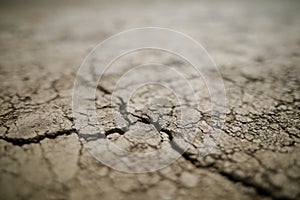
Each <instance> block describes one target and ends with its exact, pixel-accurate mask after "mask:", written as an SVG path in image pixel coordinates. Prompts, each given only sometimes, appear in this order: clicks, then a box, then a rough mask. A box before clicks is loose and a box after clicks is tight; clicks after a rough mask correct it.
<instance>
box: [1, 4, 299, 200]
mask: <svg viewBox="0 0 300 200" xmlns="http://www.w3.org/2000/svg"><path fill="white" fill-rule="evenodd" d="M0 5H1V6H0V10H1V11H0V51H1V53H0V85H1V87H0V102H1V110H0V124H1V125H0V199H80V200H81V199H300V189H299V188H300V156H299V155H300V154H299V153H300V146H299V145H300V132H299V130H300V127H299V124H300V123H299V115H300V114H299V99H300V66H299V63H300V51H299V48H300V37H299V35H300V34H299V33H300V20H299V19H300V12H299V10H300V3H299V2H297V1H251V2H244V1H238V2H237V1H227V2H223V1H222V2H217V1H190V2H187V1H170V2H161V1H130V2H123V1H120V2H118V1H111V2H108V1H107V2H101V1H95V2H79V1H74V2H71V1H66V2H59V1H55V2H53V1H51V2H50V1H49V2H46V1H32V2H26V3H25V2H21V1H20V2H16V1H12V2H8V1H7V2H1V3H0ZM146 26H158V27H166V28H172V29H175V30H178V31H182V32H183V33H186V34H188V35H189V36H191V37H193V38H194V39H195V40H197V41H199V42H200V43H201V44H202V45H203V46H204V47H205V48H206V49H207V51H208V52H209V53H210V55H211V57H212V58H213V59H214V61H215V62H216V64H217V65H218V66H219V69H220V72H221V74H222V78H223V81H224V84H225V88H226V97H227V101H226V121H225V123H224V125H223V126H222V127H220V130H219V131H221V135H220V139H219V140H218V141H217V145H216V147H215V148H214V150H213V151H212V152H211V153H210V154H209V155H207V156H205V157H203V156H197V148H198V147H199V145H201V142H202V140H203V138H204V136H205V135H206V134H209V132H210V131H211V130H212V127H210V120H211V119H210V114H209V113H210V112H209V111H210V110H209V105H208V103H207V102H209V95H208V92H207V91H206V89H205V84H204V83H203V80H200V79H198V78H195V77H194V76H191V75H190V73H189V70H188V66H187V64H186V63H184V62H181V61H180V60H178V58H176V57H174V56H171V55H166V54H165V53H159V54H157V52H156V53H155V52H151V51H149V52H137V53H135V54H134V55H131V56H130V55H129V57H128V58H127V59H126V58H124V59H121V60H120V61H119V62H116V63H115V67H120V68H122V69H123V70H125V69H128V68H129V67H130V66H136V65H139V64H141V63H144V62H145V61H147V59H149V57H151V56H152V57H155V56H156V58H158V59H160V61H161V62H162V63H164V64H166V65H168V66H171V67H173V68H176V69H177V70H181V71H182V72H183V73H186V74H185V75H186V77H187V79H188V80H189V81H190V82H191V84H192V85H193V86H194V88H195V93H196V94H197V95H198V96H200V97H201V98H200V99H201V101H200V102H199V107H197V108H196V109H195V111H196V112H198V114H199V119H198V120H197V121H196V122H195V123H194V124H193V126H192V127H191V126H184V127H179V126H178V124H176V120H177V118H178V112H179V111H178V105H177V104H176V102H174V99H176V98H175V97H174V94H173V93H170V91H168V90H166V88H163V87H160V86H159V85H147V86H145V87H143V88H140V89H139V90H138V91H137V92H136V93H135V94H134V95H133V97H132V99H131V101H130V102H129V104H128V105H126V104H124V102H122V100H120V102H117V104H116V105H115V106H112V105H110V104H109V99H110V97H111V93H112V91H113V89H114V85H115V83H116V80H118V78H120V76H121V75H122V74H123V73H124V72H125V71H122V70H117V71H113V70H112V71H108V72H107V74H106V77H104V79H103V82H102V83H101V85H99V87H98V90H97V93H96V96H97V99H96V108H97V113H98V117H99V121H101V123H102V125H103V126H104V130H105V133H106V135H107V138H108V139H109V140H111V141H112V142H114V143H115V144H117V145H119V146H120V147H122V148H124V149H127V150H128V151H132V152H144V151H151V150H153V149H154V150H155V149H158V148H161V147H162V146H163V145H170V139H172V138H174V137H176V135H175V134H176V132H177V131H178V129H184V130H189V129H191V130H190V132H193V133H197V137H196V138H195V140H194V141H193V143H191V144H190V146H189V148H188V149H187V151H186V152H185V153H184V154H183V155H182V156H181V157H180V158H179V159H178V160H176V161H175V162H174V163H172V164H170V165H169V166H167V167H165V168H163V169H160V170H158V171H154V172H149V173H124V172H120V171H117V170H114V169H111V168H109V167H107V166H106V165H104V164H102V163H101V162H99V161H97V160H96V159H95V158H94V157H93V156H91V154H90V153H89V152H88V151H87V150H86V148H84V147H83V143H84V142H88V141H97V140H101V139H103V138H102V137H96V136H94V137H93V136H88V137H84V136H81V137H79V136H80V134H79V133H78V130H76V128H75V126H74V118H73V115H72V91H73V84H74V81H75V76H76V72H77V70H78V68H79V66H80V64H81V62H82V61H83V59H84V58H85V56H86V55H87V54H88V53H89V52H90V51H91V49H92V48H93V47H94V46H95V45H96V44H98V43H99V42H101V41H103V40H104V39H106V38H107V37H109V36H111V35H113V34H116V33H118V32H120V31H123V30H128V29H131V28H136V27H146ZM149 55H150V56H149ZM152 57H151V58H152ZM112 67H113V66H112ZM91 75H92V74H91ZM150 75H151V74H150ZM135 78H136V77H135ZM133 79H134V78H133ZM172 81H173V82H174V84H175V85H176V84H177V85H176V87H178V88H180V87H181V85H180V84H178V83H176V80H170V82H172ZM171 84H172V83H171ZM125 89H126V87H125ZM186 101H187V102H188V99H186ZM157 105H159V106H160V108H163V109H162V110H161V109H160V110H159V112H157V111H158V110H156V108H157V107H155V106H157ZM153 107H155V108H153ZM112 111H114V112H116V113H119V116H120V118H121V119H123V120H124V121H125V123H124V124H123V125H122V127H116V126H115V124H114V123H112V119H113V117H112V115H111V113H112ZM161 111H162V112H163V113H161ZM157 127H160V128H159V129H158V128H157ZM143 134H146V135H150V136H151V139H147V140H140V139H139V138H140V137H139V136H144V135H143ZM137 136H138V137H137ZM80 138H81V139H80ZM175 150H176V148H175Z"/></svg>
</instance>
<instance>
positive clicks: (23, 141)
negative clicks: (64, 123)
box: [0, 129, 77, 146]
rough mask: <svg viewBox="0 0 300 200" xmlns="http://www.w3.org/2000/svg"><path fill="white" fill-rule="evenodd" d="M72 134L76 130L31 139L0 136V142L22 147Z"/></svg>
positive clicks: (46, 134)
mask: <svg viewBox="0 0 300 200" xmlns="http://www.w3.org/2000/svg"><path fill="white" fill-rule="evenodd" d="M72 133H77V130H76V129H68V130H59V131H57V132H54V133H45V134H43V135H37V136H35V137H32V138H12V137H6V136H0V140H4V141H6V142H9V143H11V144H13V145H17V146H23V145H25V144H32V143H39V142H41V141H42V140H44V139H46V138H48V139H55V138H57V137H58V136H62V135H71V134H72Z"/></svg>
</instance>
